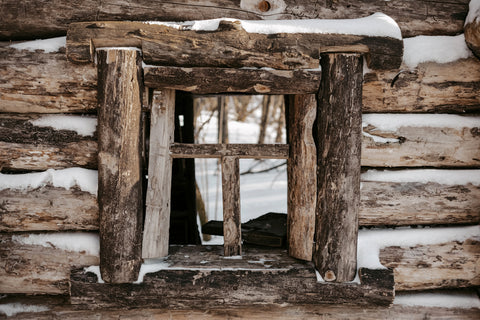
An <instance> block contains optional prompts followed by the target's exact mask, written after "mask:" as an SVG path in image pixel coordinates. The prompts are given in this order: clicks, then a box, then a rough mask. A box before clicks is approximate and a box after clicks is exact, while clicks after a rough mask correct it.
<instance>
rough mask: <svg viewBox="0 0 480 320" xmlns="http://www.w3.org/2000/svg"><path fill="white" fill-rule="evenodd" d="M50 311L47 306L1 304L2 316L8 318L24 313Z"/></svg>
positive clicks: (0, 312)
mask: <svg viewBox="0 0 480 320" xmlns="http://www.w3.org/2000/svg"><path fill="white" fill-rule="evenodd" d="M48 310H50V309H49V308H48V307H46V306H38V305H29V304H23V303H5V304H0V314H2V313H3V314H5V315H6V316H7V317H11V316H14V315H16V314H18V313H23V312H43V311H48Z"/></svg>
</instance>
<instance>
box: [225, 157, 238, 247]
mask: <svg viewBox="0 0 480 320" xmlns="http://www.w3.org/2000/svg"><path fill="white" fill-rule="evenodd" d="M221 163H222V198H223V221H224V223H223V235H224V237H223V239H224V244H223V247H224V255H225V256H238V255H241V254H242V226H241V217H240V161H239V158H238V157H234V156H224V157H222V158H221Z"/></svg>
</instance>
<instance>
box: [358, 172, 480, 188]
mask: <svg viewBox="0 0 480 320" xmlns="http://www.w3.org/2000/svg"><path fill="white" fill-rule="evenodd" d="M361 180H362V181H378V182H399V183H408V182H420V183H429V182H434V183H439V184H446V185H465V184H469V183H471V184H473V185H475V186H480V170H479V169H477V170H475V169H462V170H442V169H410V170H408V169H407V170H376V169H370V170H367V171H366V172H364V173H362V175H361Z"/></svg>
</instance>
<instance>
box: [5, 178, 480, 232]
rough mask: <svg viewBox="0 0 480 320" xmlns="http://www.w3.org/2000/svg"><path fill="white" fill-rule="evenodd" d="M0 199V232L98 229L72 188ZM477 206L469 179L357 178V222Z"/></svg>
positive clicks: (478, 219) (87, 203)
mask: <svg viewBox="0 0 480 320" xmlns="http://www.w3.org/2000/svg"><path fill="white" fill-rule="evenodd" d="M0 198H1V199H2V200H1V202H0V232H25V231H61V230H98V226H99V224H98V205H97V200H96V196H94V195H92V194H90V193H87V192H83V191H80V190H76V189H75V188H73V189H69V190H65V189H63V188H54V187H51V186H48V185H47V186H44V187H41V188H38V189H35V190H31V189H27V190H25V191H20V190H12V189H4V190H0ZM427 200H428V201H427ZM65 208H68V210H65ZM478 208H480V186H474V185H472V184H465V185H451V186H450V185H443V184H438V183H433V182H430V183H420V182H407V183H395V182H375V181H362V188H361V191H360V213H359V225H360V226H409V225H458V224H478V223H480V212H479V210H478Z"/></svg>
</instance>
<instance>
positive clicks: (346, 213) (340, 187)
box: [313, 53, 363, 282]
mask: <svg viewBox="0 0 480 320" xmlns="http://www.w3.org/2000/svg"><path fill="white" fill-rule="evenodd" d="M320 62H321V67H322V82H321V85H320V91H319V94H318V109H317V132H316V141H315V142H316V144H317V179H318V180H317V181H318V182H317V208H316V210H317V211H316V226H315V248H314V254H313V261H314V262H315V266H316V267H317V269H318V271H319V272H320V275H321V276H322V277H323V279H325V280H326V281H336V282H347V281H352V280H353V279H354V277H355V273H356V268H357V267H356V263H357V234H358V212H359V208H360V168H361V167H360V152H361V143H362V110H361V108H362V81H363V75H362V56H361V55H359V54H344V53H338V54H322V57H321V60H320Z"/></svg>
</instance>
